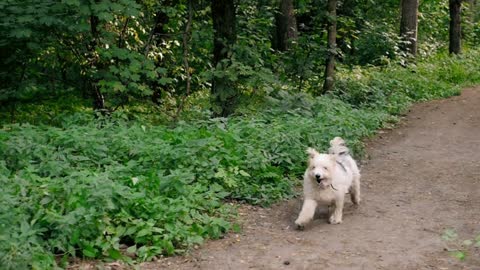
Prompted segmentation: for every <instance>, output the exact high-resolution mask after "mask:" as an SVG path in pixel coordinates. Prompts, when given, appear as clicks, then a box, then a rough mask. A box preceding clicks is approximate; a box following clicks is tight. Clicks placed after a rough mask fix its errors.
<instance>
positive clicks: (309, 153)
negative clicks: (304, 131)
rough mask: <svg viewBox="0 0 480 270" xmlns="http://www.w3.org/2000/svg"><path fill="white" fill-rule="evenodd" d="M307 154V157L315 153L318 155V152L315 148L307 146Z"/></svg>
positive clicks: (311, 156)
mask: <svg viewBox="0 0 480 270" xmlns="http://www.w3.org/2000/svg"><path fill="white" fill-rule="evenodd" d="M307 154H308V157H309V158H313V157H314V156H315V155H318V152H317V150H315V149H313V148H311V147H309V148H307Z"/></svg>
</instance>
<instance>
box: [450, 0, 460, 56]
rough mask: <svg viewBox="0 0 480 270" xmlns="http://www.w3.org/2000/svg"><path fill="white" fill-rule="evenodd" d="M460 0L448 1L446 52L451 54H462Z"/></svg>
mask: <svg viewBox="0 0 480 270" xmlns="http://www.w3.org/2000/svg"><path fill="white" fill-rule="evenodd" d="M461 5H462V1H461V0H450V2H449V7H450V43H449V46H448V51H449V52H450V53H451V54H452V53H454V54H460V53H461V52H462V47H461V46H462V45H461V39H462V27H461V22H460V10H461Z"/></svg>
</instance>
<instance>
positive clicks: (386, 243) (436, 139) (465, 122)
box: [140, 88, 480, 270]
mask: <svg viewBox="0 0 480 270" xmlns="http://www.w3.org/2000/svg"><path fill="white" fill-rule="evenodd" d="M367 153H368V156H369V158H368V159H366V160H365V162H364V164H362V166H361V171H362V195H363V198H362V204H361V205H360V207H358V208H355V207H354V206H353V205H352V204H351V203H350V202H348V203H347V205H346V211H345V213H344V218H343V223H342V224H340V225H330V224H328V223H327V222H326V212H325V210H326V209H320V211H318V212H319V213H318V215H317V216H316V219H315V220H314V222H313V223H312V224H311V225H310V226H308V227H307V228H306V229H305V230H304V231H297V230H295V229H294V226H293V221H294V220H295V218H296V217H297V214H298V212H299V209H300V207H301V203H302V200H301V198H297V199H293V200H290V201H287V202H283V203H280V204H277V205H275V206H273V207H272V208H265V209H263V208H257V207H251V206H243V207H241V209H240V217H241V219H242V220H243V231H242V232H241V233H240V234H230V235H227V236H226V237H225V238H224V239H221V240H216V241H210V242H208V243H206V244H205V245H203V246H201V247H200V248H199V249H196V250H193V251H192V252H191V253H189V254H187V255H185V256H179V257H173V258H165V259H160V260H158V261H155V262H149V263H144V264H142V265H141V267H140V268H141V269H148V270H150V269H335V270H339V269H366V270H368V269H480V247H473V246H470V247H462V246H461V244H462V242H463V241H464V240H466V239H473V238H475V237H476V236H477V235H480V88H477V89H466V90H464V92H463V94H462V95H461V96H458V97H453V98H450V99H446V100H439V101H433V102H428V103H422V104H417V105H415V106H414V107H413V108H412V109H411V111H410V112H409V113H408V114H407V116H406V117H405V119H403V120H402V122H401V123H400V124H399V125H398V126H397V127H396V128H395V129H393V130H388V131H380V132H379V134H378V135H377V136H376V137H375V138H373V139H371V140H370V141H369V142H367ZM446 229H454V230H455V231H456V232H457V234H458V237H457V239H455V240H453V241H450V242H447V241H445V240H442V235H443V234H444V232H445V230H446ZM454 249H465V250H467V258H466V260H464V261H460V260H458V259H456V258H454V257H452V256H451V254H450V251H449V250H454Z"/></svg>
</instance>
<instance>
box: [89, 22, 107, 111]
mask: <svg viewBox="0 0 480 270" xmlns="http://www.w3.org/2000/svg"><path fill="white" fill-rule="evenodd" d="M99 23H100V20H99V19H98V17H97V16H95V15H90V32H91V34H92V41H91V42H90V46H89V51H90V68H91V69H92V70H93V69H98V68H99V67H98V64H99V63H98V56H97V55H96V54H95V50H96V47H97V46H98V39H99V31H98V24H99ZM88 86H89V88H90V93H91V95H92V96H93V109H94V110H96V111H100V112H101V113H102V114H105V113H106V108H105V97H104V96H103V93H102V92H101V91H100V88H99V87H98V80H97V79H95V78H89V79H88Z"/></svg>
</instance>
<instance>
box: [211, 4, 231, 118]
mask: <svg viewBox="0 0 480 270" xmlns="http://www.w3.org/2000/svg"><path fill="white" fill-rule="evenodd" d="M211 9H212V19H213V30H214V34H213V66H214V67H215V69H216V71H217V72H216V73H217V74H215V75H214V76H213V79H212V88H211V91H212V97H213V105H214V111H215V116H228V115H230V114H231V113H233V111H234V109H235V105H236V99H237V93H236V90H235V88H234V85H233V83H231V82H230V81H229V80H228V79H227V78H226V77H225V76H221V75H220V74H221V72H219V71H222V70H225V69H227V68H228V66H229V65H230V56H231V53H232V49H233V45H234V44H235V41H236V38H237V34H236V29H235V24H236V16H235V6H234V0H212V5H211Z"/></svg>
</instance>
